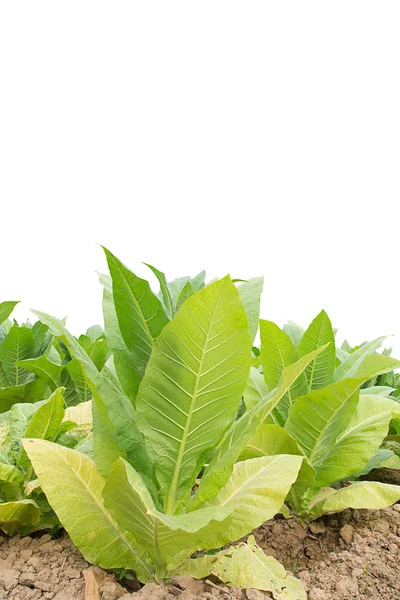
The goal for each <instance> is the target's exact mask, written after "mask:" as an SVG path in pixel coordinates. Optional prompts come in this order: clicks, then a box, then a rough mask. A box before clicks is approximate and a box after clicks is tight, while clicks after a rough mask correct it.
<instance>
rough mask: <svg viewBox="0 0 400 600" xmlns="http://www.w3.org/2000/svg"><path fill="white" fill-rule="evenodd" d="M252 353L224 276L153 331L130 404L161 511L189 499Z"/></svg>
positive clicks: (233, 408)
mask: <svg viewBox="0 0 400 600" xmlns="http://www.w3.org/2000/svg"><path fill="white" fill-rule="evenodd" d="M250 352H251V339H250V335H249V330H248V324H247V319H246V315H245V312H244V309H243V305H242V303H241V301H240V297H239V294H238V291H237V290H236V288H235V286H234V285H233V283H232V282H231V280H230V278H229V277H226V278H224V279H222V280H220V281H218V282H216V283H214V284H211V285H209V286H207V287H206V288H204V289H203V290H201V291H200V292H198V293H197V294H195V295H194V296H192V297H190V298H189V299H188V300H187V301H186V302H185V303H184V304H183V305H182V307H181V309H180V311H179V312H178V313H177V315H176V317H175V318H174V319H173V320H172V321H171V322H170V324H169V325H167V326H166V327H165V328H164V330H163V332H162V334H161V335H160V336H159V338H158V340H157V342H156V344H155V347H154V350H153V353H152V355H151V358H150V360H149V363H148V367H147V369H146V372H145V376H144V379H143V381H142V383H141V385H140V389H139V394H138V397H137V400H136V409H137V413H138V414H137V417H138V427H139V429H140V431H141V432H142V433H143V435H144V436H145V439H146V443H147V446H148V449H149V453H150V457H151V459H152V461H153V462H154V463H155V464H156V475H157V479H158V481H159V483H160V487H161V495H162V497H163V498H164V500H165V509H166V512H167V513H170V514H172V513H174V512H176V510H177V509H178V510H179V507H180V505H181V504H182V501H184V500H186V499H187V498H188V496H189V494H190V490H191V488H192V486H193V483H194V480H195V479H196V477H197V474H198V472H199V469H200V467H201V464H202V462H204V461H205V458H206V456H207V453H209V452H210V451H211V450H212V449H213V447H214V446H215V445H216V444H217V443H218V441H219V439H220V438H221V436H222V434H223V433H224V431H225V430H226V429H227V427H228V426H229V425H230V424H231V423H232V421H233V420H234V418H235V415H236V413H237V410H238V408H239V403H240V399H241V396H242V393H243V389H244V386H245V383H246V380H247V377H248V373H249V369H250Z"/></svg>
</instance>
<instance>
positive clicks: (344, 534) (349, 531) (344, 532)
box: [340, 524, 354, 544]
mask: <svg viewBox="0 0 400 600" xmlns="http://www.w3.org/2000/svg"><path fill="white" fill-rule="evenodd" d="M353 536H354V527H353V526H352V525H349V524H347V525H343V527H342V528H341V530H340V537H341V538H342V540H343V541H344V542H346V544H350V543H351V542H352V541H353Z"/></svg>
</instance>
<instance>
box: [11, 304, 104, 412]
mask: <svg viewBox="0 0 400 600" xmlns="http://www.w3.org/2000/svg"><path fill="white" fill-rule="evenodd" d="M16 304H17V302H3V303H1V304H0V413H5V412H7V411H9V410H10V409H11V407H12V406H13V405H14V404H16V403H19V404H21V403H34V402H37V401H40V400H43V399H45V398H47V397H48V396H49V394H50V393H51V392H54V391H55V390H56V389H57V388H58V387H64V388H65V394H64V399H65V403H66V404H67V406H73V405H76V404H79V403H80V402H85V401H87V400H89V399H90V397H91V392H90V388H89V387H88V386H87V385H86V383H85V379H84V377H83V373H82V370H81V368H80V365H79V363H78V361H77V360H75V358H74V357H73V356H71V355H70V353H69V352H68V351H67V349H66V348H65V347H64V346H63V345H62V344H59V343H58V342H55V340H54V338H53V336H52V334H51V333H50V331H49V328H48V326H47V325H45V324H44V323H42V322H41V321H37V322H36V323H35V324H34V325H32V324H31V323H30V322H29V321H27V322H26V323H23V324H22V325H19V324H18V323H17V322H16V321H15V320H14V321H13V322H12V321H11V320H10V319H9V316H10V315H11V313H12V311H13V309H14V307H15V305H16ZM78 341H79V343H80V344H81V345H82V346H83V347H84V348H85V349H86V351H87V353H88V354H89V355H90V356H91V358H92V360H93V362H94V363H95V364H96V366H97V368H98V369H99V370H100V369H102V368H103V366H104V364H105V362H106V359H107V356H108V351H107V347H106V343H105V336H104V332H103V330H102V329H101V327H99V326H98V325H95V326H93V327H90V328H89V329H88V330H87V332H86V334H84V335H81V336H79V338H78Z"/></svg>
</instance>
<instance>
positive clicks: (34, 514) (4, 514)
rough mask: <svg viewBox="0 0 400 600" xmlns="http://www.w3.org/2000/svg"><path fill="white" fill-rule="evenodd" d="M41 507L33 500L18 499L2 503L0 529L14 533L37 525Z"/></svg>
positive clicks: (0, 506)
mask: <svg viewBox="0 0 400 600" xmlns="http://www.w3.org/2000/svg"><path fill="white" fill-rule="evenodd" d="M39 520H40V509H39V507H38V505H37V504H36V503H35V502H33V500H18V501H16V502H4V503H3V504H0V529H2V530H3V531H5V533H7V534H8V535H14V534H15V533H16V532H17V531H20V530H21V529H23V528H24V527H30V526H32V525H37V524H38V523H39Z"/></svg>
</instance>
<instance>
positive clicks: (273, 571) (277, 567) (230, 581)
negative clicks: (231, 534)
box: [179, 536, 307, 600]
mask: <svg viewBox="0 0 400 600" xmlns="http://www.w3.org/2000/svg"><path fill="white" fill-rule="evenodd" d="M179 573H180V574H183V575H190V576H192V577H196V578H202V577H206V576H207V575H209V574H212V575H214V576H215V577H218V579H220V580H221V581H223V583H226V584H227V585H229V586H237V587H241V588H243V589H249V588H250V589H252V588H254V589H257V590H264V591H267V592H271V593H272V597H273V598H275V599H276V600H306V599H307V594H306V592H305V590H304V588H303V586H302V583H301V582H300V581H299V580H298V579H296V578H295V577H293V576H291V575H288V574H287V573H286V571H285V568H284V567H283V566H282V565H281V564H280V563H279V562H278V561H277V560H276V559H275V558H273V557H272V556H265V554H264V552H263V550H262V549H261V548H259V547H258V546H257V545H256V544H255V540H254V537H253V536H251V538H249V540H248V543H247V544H244V543H242V544H239V545H237V546H231V547H230V548H228V549H226V550H222V551H221V552H218V553H217V554H215V555H206V556H204V557H201V558H195V559H191V560H190V561H188V563H186V564H185V565H184V567H183V568H181V569H180V570H179Z"/></svg>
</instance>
